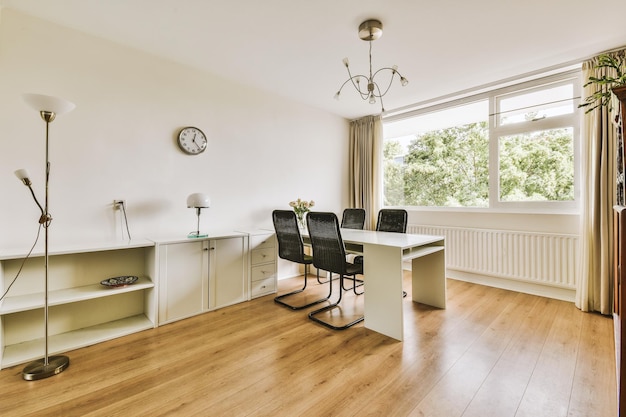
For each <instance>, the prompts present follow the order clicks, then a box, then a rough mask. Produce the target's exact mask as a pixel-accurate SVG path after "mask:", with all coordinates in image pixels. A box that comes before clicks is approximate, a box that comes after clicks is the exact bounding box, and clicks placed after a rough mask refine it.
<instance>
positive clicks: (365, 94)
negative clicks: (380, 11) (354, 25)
mask: <svg viewBox="0 0 626 417" xmlns="http://www.w3.org/2000/svg"><path fill="white" fill-rule="evenodd" d="M382 34H383V24H382V23H381V22H380V21H379V20H373V19H371V20H366V21H365V22H363V23H361V24H360V25H359V38H361V39H362V40H364V41H368V42H369V44H370V47H369V66H370V68H369V76H366V75H361V74H358V75H352V73H351V72H350V62H349V61H348V58H344V59H343V65H345V67H346V70H347V71H348V77H349V78H348V79H347V80H346V81H344V83H343V84H342V85H341V87H340V88H339V91H337V93H336V94H335V99H336V100H339V96H340V95H341V90H342V89H343V87H344V86H345V85H346V84H348V83H352V85H353V86H354V88H355V89H356V91H357V92H358V93H359V95H360V96H361V98H362V99H363V100H368V99H369V103H370V104H376V99H377V98H378V99H380V108H381V110H382V111H383V112H384V111H385V106H384V105H383V96H384V95H385V94H387V92H388V91H389V89H390V88H391V84H392V82H393V79H394V78H395V76H396V74H397V75H398V77H400V84H401V85H402V86H403V87H404V86H406V85H407V84H408V83H409V80H407V79H406V78H404V77H403V76H402V74H400V73H399V72H398V66H397V65H394V66H392V67H383V68H380V69H379V70H377V71H376V72H372V42H373V41H375V40H376V39H378V38H380V37H381V36H382ZM381 71H391V76H390V77H389V84H387V87H386V88H385V89H384V90H382V89H381V88H380V87H379V85H378V83H377V82H376V81H374V78H375V77H376V75H377V74H378V73H380V72H381ZM361 80H363V81H364V83H366V84H367V90H363V89H362V86H361Z"/></svg>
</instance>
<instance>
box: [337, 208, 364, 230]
mask: <svg viewBox="0 0 626 417" xmlns="http://www.w3.org/2000/svg"><path fill="white" fill-rule="evenodd" d="M363 226H365V209H362V208H347V209H345V210H344V211H343V217H342V218H341V227H342V228H343V229H360V230H363Z"/></svg>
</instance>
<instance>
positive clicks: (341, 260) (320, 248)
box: [306, 212, 346, 274]
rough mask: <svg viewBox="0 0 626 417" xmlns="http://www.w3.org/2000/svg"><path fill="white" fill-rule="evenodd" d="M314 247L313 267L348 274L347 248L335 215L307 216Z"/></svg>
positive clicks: (309, 214) (314, 213) (311, 214)
mask: <svg viewBox="0 0 626 417" xmlns="http://www.w3.org/2000/svg"><path fill="white" fill-rule="evenodd" d="M306 222H307V228H308V230H309V238H310V239H311V246H312V247H313V265H314V266H315V267H316V268H319V269H323V270H324V271H328V272H334V273H336V274H345V273H346V248H345V247H344V245H343V239H342V238H341V231H340V230H339V219H337V215H335V213H323V212H309V213H308V214H307V216H306Z"/></svg>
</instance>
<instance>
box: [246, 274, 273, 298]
mask: <svg viewBox="0 0 626 417" xmlns="http://www.w3.org/2000/svg"><path fill="white" fill-rule="evenodd" d="M273 292H276V280H274V278H267V279H264V280H261V281H252V298H254V297H258V296H260V295H264V294H269V293H273Z"/></svg>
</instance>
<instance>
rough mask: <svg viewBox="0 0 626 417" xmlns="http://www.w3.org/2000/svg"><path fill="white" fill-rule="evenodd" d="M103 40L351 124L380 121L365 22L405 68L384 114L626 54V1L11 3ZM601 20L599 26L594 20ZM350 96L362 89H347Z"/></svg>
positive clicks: (3, 1)
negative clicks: (368, 81) (366, 76)
mask: <svg viewBox="0 0 626 417" xmlns="http://www.w3.org/2000/svg"><path fill="white" fill-rule="evenodd" d="M0 7H3V8H12V9H16V10H19V11H22V12H24V13H27V14H30V15H33V16H36V17H39V18H42V19H46V20H49V21H52V22H55V23H58V24H61V25H63V26H67V27H70V28H73V29H77V30H80V31H83V32H86V33H89V34H92V35H95V36H98V37H101V38H105V39H109V40H112V41H114V42H118V43H121V44H124V45H127V46H130V47H134V48H138V49H141V50H144V51H147V52H149V53H152V54H155V55H159V56H162V57H166V58H168V59H171V60H174V61H177V62H180V63H183V64H185V65H189V66H193V67H196V68H199V69H202V70H206V71H207V72H211V73H214V74H217V75H220V76H222V77H226V78H230V79H234V80H238V81H239V82H241V83H243V84H248V85H251V86H255V87H258V88H260V89H264V90H267V91H269V92H272V93H274V94H278V95H281V96H284V97H288V98H290V99H293V100H297V101H300V102H303V103H307V104H309V105H312V106H315V107H318V108H321V109H325V110H327V111H329V112H332V113H335V114H338V115H341V116H343V117H346V118H350V119H352V118H356V117H360V116H364V115H367V114H374V113H379V112H380V107H379V106H378V105H370V104H369V103H368V102H367V101H361V99H360V98H358V95H357V94H356V91H353V90H351V89H345V90H344V91H343V92H342V97H341V100H340V101H336V100H334V99H333V96H334V94H335V92H336V91H337V89H338V88H339V87H340V86H341V84H342V83H343V82H344V81H345V80H346V79H347V73H346V71H345V67H344V66H343V64H342V62H341V60H342V59H343V58H344V57H348V58H349V59H350V67H351V69H352V71H353V72H354V73H362V74H363V73H366V72H367V70H368V68H367V54H368V44H367V43H366V42H364V41H362V40H360V39H359V38H358V36H357V28H358V26H359V24H360V23H361V22H362V21H364V20H366V19H369V18H377V19H379V20H381V21H382V23H383V25H384V34H383V36H382V38H380V39H379V40H377V41H375V42H374V43H373V67H374V70H376V69H377V68H379V67H382V66H391V65H393V64H397V65H398V67H399V71H400V72H401V73H402V74H403V75H404V76H405V77H406V78H408V79H409V81H410V83H409V85H408V86H406V87H401V86H400V84H399V83H397V84H395V85H394V86H392V88H391V90H390V91H389V93H388V94H387V95H386V96H385V109H386V110H392V109H397V108H400V107H404V106H408V105H411V104H414V103H418V102H421V101H426V100H430V99H433V98H437V97H441V96H445V95H448V94H452V93H455V92H459V91H463V90H466V89H471V88H475V87H478V86H481V85H485V84H489V83H493V82H494V81H499V80H504V79H507V78H510V77H515V76H518V75H521V74H527V73H532V72H535V71H538V70H541V69H545V68H551V67H554V66H559V65H561V64H563V63H572V62H574V61H579V60H582V59H585V58H588V57H590V56H593V55H596V54H597V53H599V52H602V51H605V50H610V49H614V48H617V47H621V46H624V45H626V20H625V19H624V16H626V1H624V0H594V1H592V0H585V1H583V0H465V1H463V0H54V1H51V0H0ZM590 19H594V20H593V21H592V20H590ZM347 87H348V88H351V87H349V86H347Z"/></svg>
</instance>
